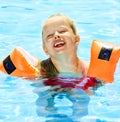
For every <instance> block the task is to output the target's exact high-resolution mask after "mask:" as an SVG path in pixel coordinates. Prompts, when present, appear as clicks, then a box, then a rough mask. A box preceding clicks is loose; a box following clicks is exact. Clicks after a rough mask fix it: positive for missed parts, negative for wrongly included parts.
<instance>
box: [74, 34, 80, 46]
mask: <svg viewBox="0 0 120 122" xmlns="http://www.w3.org/2000/svg"><path fill="white" fill-rule="evenodd" d="M79 42H80V36H79V35H76V36H75V44H76V45H78V44H79Z"/></svg>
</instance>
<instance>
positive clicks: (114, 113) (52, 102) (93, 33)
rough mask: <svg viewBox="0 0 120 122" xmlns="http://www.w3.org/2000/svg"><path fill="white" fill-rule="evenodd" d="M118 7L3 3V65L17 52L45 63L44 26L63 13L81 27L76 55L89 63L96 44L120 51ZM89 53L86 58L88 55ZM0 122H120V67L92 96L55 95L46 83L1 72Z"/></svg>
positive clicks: (110, 0) (110, 3)
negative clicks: (107, 43) (118, 47)
mask: <svg viewBox="0 0 120 122" xmlns="http://www.w3.org/2000/svg"><path fill="white" fill-rule="evenodd" d="M119 6H120V1H119V0H101V1H95V0H92V1H89V0H85V1H80V0H76V1H75V2H74V1H73V0H66V1H58V0H54V1H50V0H36V1H34V0H20V1H18V0H12V1H9V0H4V2H3V1H2V0H0V60H2V59H3V58H4V57H5V56H6V55H8V54H9V53H10V51H11V50H13V48H14V47H16V46H21V47H23V48H25V49H26V50H27V51H28V52H30V53H31V54H32V55H34V56H36V57H39V58H41V59H45V58H47V56H46V55H45V53H44V52H43V50H42V46H41V45H42V42H41V35H40V33H41V24H42V22H43V21H44V20H45V19H46V18H47V17H48V16H49V15H52V14H54V13H59V12H61V13H64V14H66V15H68V16H70V17H71V18H73V20H75V23H76V25H77V29H78V32H79V34H80V36H81V42H80V45H79V48H78V55H79V56H80V57H82V58H83V59H85V60H89V57H90V53H89V52H90V46H91V42H92V40H93V39H99V40H104V41H110V42H113V43H116V44H118V45H120V41H119V35H120V34H119V32H120V16H119V15H120V7H119ZM84 52H85V53H84ZM0 76H1V77H0V122H21V121H22V122H63V121H64V122H76V121H78V122H119V121H120V114H119V113H120V89H119V85H120V65H119V64H118V66H117V69H116V72H115V81H114V83H113V84H107V85H105V86H103V87H100V88H99V89H97V90H96V91H95V95H93V96H88V95H86V94H85V93H84V91H82V90H79V91H73V94H72V95H71V94H69V93H68V92H61V93H59V94H56V95H55V96H54V95H53V91H54V90H49V87H47V86H44V85H43V84H42V83H34V82H35V81H34V82H30V81H28V80H23V79H20V78H15V77H10V76H6V75H5V74H3V73H1V72H0Z"/></svg>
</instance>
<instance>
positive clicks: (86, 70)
mask: <svg viewBox="0 0 120 122" xmlns="http://www.w3.org/2000/svg"><path fill="white" fill-rule="evenodd" d="M79 60H80V62H81V65H82V67H83V70H84V73H85V75H87V72H88V68H89V62H87V61H85V60H82V59H79Z"/></svg>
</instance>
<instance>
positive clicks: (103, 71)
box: [87, 40, 120, 83]
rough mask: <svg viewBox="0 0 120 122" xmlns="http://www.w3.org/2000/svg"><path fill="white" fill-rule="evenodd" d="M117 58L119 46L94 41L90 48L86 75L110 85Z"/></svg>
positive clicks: (119, 50)
mask: <svg viewBox="0 0 120 122" xmlns="http://www.w3.org/2000/svg"><path fill="white" fill-rule="evenodd" d="M119 57H120V46H117V45H114V44H112V43H109V42H103V41H98V40H94V41H93V43H92V46H91V59H90V65H89V69H88V74H87V75H88V76H92V77H96V78H98V79H100V80H103V81H105V82H109V83H112V82H113V80H114V72H115V68H116V64H117V62H118V59H119Z"/></svg>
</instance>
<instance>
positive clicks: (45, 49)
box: [43, 45, 48, 55]
mask: <svg viewBox="0 0 120 122" xmlns="http://www.w3.org/2000/svg"><path fill="white" fill-rule="evenodd" d="M43 50H44V52H45V53H46V55H48V50H47V48H46V47H45V45H43Z"/></svg>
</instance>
